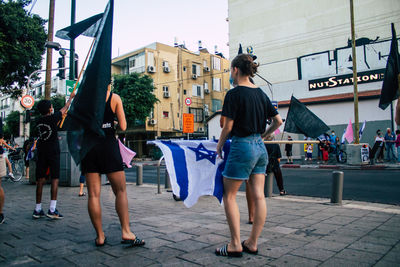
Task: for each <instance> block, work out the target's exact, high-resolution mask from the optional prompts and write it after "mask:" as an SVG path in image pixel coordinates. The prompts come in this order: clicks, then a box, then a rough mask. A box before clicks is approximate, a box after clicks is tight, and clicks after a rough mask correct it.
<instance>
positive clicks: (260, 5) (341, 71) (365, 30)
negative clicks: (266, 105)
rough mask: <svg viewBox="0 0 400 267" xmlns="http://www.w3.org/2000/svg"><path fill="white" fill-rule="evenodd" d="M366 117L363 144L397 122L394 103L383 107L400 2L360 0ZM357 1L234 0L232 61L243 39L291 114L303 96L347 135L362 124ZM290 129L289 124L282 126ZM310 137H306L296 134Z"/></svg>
mask: <svg viewBox="0 0 400 267" xmlns="http://www.w3.org/2000/svg"><path fill="white" fill-rule="evenodd" d="M354 17H355V32H356V57H357V72H358V76H359V77H358V80H359V82H358V91H359V122H360V124H362V123H363V122H364V120H365V121H367V123H366V130H365V132H364V135H363V137H362V139H361V142H369V143H370V144H372V143H373V138H374V135H375V131H376V130H377V129H378V128H379V129H381V130H383V131H385V129H386V128H387V127H391V112H390V107H389V108H387V109H386V110H384V111H383V110H381V109H380V108H379V107H378V102H379V96H380V90H381V88H382V80H383V76H384V71H385V67H386V60H387V56H388V54H389V50H390V40H391V27H390V24H391V23H392V22H394V23H395V27H396V28H397V29H398V30H397V32H400V1H398V0H381V1H372V0H363V1H361V0H355V1H354ZM350 39H351V28H350V4H349V0H336V1H328V0H320V1H315V0H293V1H280V0H269V1H265V0H252V1H249V0H229V46H230V55H231V58H230V59H231V60H232V59H233V58H234V57H235V56H236V55H237V52H238V47H239V44H240V43H241V44H242V46H243V49H244V51H246V50H247V49H250V50H249V51H251V50H252V51H253V53H254V54H255V55H257V57H258V59H257V62H258V63H259V64H260V67H259V74H260V75H261V76H262V77H263V78H265V79H267V80H269V81H270V82H271V83H272V84H273V85H272V87H268V86H267V83H266V82H265V81H263V80H262V79H259V78H258V77H256V78H255V82H256V84H258V85H260V86H261V87H262V88H263V89H264V91H265V92H266V93H267V95H268V96H269V97H270V98H271V99H273V100H275V101H278V104H279V112H280V114H281V115H282V117H283V118H286V114H287V108H288V104H289V102H290V98H291V96H292V95H293V96H295V97H296V98H297V99H299V100H301V101H302V102H303V103H305V104H306V105H307V107H308V108H309V109H310V110H311V111H313V112H314V113H315V114H316V115H317V116H318V117H320V118H321V119H322V120H323V121H324V122H325V123H326V124H328V125H329V126H330V127H331V129H332V130H335V132H336V134H337V135H338V136H340V137H341V135H342V133H343V130H344V128H345V127H346V126H347V124H348V123H349V121H350V120H351V121H352V122H353V123H354V105H353V85H352V56H351V44H349V40H350ZM281 130H283V127H281ZM296 137H298V138H302V136H296Z"/></svg>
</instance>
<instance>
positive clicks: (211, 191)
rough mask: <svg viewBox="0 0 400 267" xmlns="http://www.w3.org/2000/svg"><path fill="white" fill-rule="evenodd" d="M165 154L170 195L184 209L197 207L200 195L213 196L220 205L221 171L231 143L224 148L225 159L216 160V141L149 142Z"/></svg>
mask: <svg viewBox="0 0 400 267" xmlns="http://www.w3.org/2000/svg"><path fill="white" fill-rule="evenodd" d="M147 143H148V144H154V145H156V146H158V147H159V148H160V149H161V151H162V153H163V154H164V158H165V164H166V167H167V171H168V173H169V177H170V180H171V186H172V191H173V193H174V194H175V195H176V196H178V197H179V198H180V199H181V200H183V203H184V204H185V206H186V207H188V208H190V207H192V206H193V205H194V204H196V202H197V200H198V199H199V197H200V196H204V195H212V196H215V197H216V198H217V199H218V200H219V202H220V203H222V195H223V188H224V187H223V182H222V171H223V170H224V167H225V162H226V159H227V157H228V153H229V148H230V142H226V144H225V146H224V149H223V151H224V159H220V158H218V157H217V153H216V150H217V142H216V141H211V140H176V141H161V140H155V141H148V142H147Z"/></svg>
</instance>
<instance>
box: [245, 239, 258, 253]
mask: <svg viewBox="0 0 400 267" xmlns="http://www.w3.org/2000/svg"><path fill="white" fill-rule="evenodd" d="M244 242H245V241H243V242H242V247H243V251H244V252H246V253H249V254H253V255H257V254H258V249H256V250H255V251H253V250H250V249H249V248H248V247H247V246H246V245H245V244H244Z"/></svg>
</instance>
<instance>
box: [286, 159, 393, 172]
mask: <svg viewBox="0 0 400 267" xmlns="http://www.w3.org/2000/svg"><path fill="white" fill-rule="evenodd" d="M281 163H282V164H281V167H282V168H288V169H292V168H306V169H332V170H334V169H337V170H400V164H398V163H395V162H384V163H375V164H373V165H371V164H368V165H349V164H341V163H338V162H336V161H335V160H329V161H328V163H323V162H322V161H317V160H316V159H314V160H313V161H312V162H311V163H309V162H306V161H304V160H294V164H286V159H282V161H281Z"/></svg>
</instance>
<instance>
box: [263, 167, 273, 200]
mask: <svg viewBox="0 0 400 267" xmlns="http://www.w3.org/2000/svg"><path fill="white" fill-rule="evenodd" d="M273 178H274V173H272V172H270V173H268V174H267V175H266V176H265V184H264V195H265V197H272V187H273V186H274V180H273Z"/></svg>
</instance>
